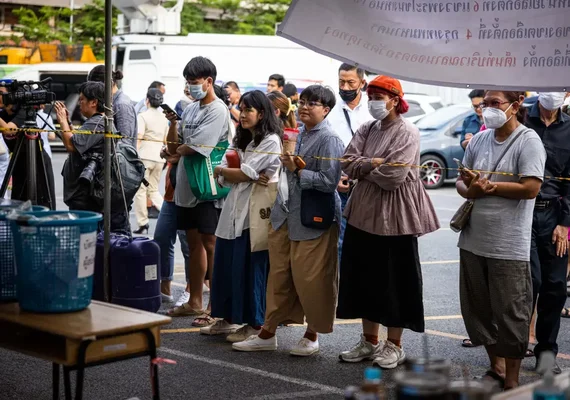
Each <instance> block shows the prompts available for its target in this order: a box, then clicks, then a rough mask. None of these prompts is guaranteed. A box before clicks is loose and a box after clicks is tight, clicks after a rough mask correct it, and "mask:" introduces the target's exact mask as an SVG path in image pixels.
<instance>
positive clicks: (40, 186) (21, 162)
mask: <svg viewBox="0 0 570 400" xmlns="http://www.w3.org/2000/svg"><path fill="white" fill-rule="evenodd" d="M7 91H8V90H7V88H5V87H0V94H2V93H6V92H7ZM0 108H1V110H0V127H1V128H10V129H16V128H20V127H22V126H23V125H24V122H25V119H26V111H25V110H24V109H23V108H17V107H15V106H14V105H12V104H10V105H5V104H4V103H3V100H2V96H1V95H0ZM34 122H35V118H34ZM2 134H3V135H4V141H5V142H6V145H7V146H8V148H9V150H10V151H11V152H13V151H14V150H15V147H16V142H17V140H18V138H19V135H21V134H18V133H16V132H6V131H3V132H2ZM27 140H28V139H24V143H22V147H21V150H20V154H19V156H18V159H17V160H16V165H15V168H14V172H13V173H12V199H13V200H24V201H25V200H29V199H30V197H29V195H28V187H27V181H28V173H29V172H30V171H28V161H27V143H26V141H27ZM36 140H37V141H38V142H39V144H40V145H39V146H37V147H36V157H37V161H36V165H37V169H36V171H35V174H36V182H37V204H38V205H41V206H45V207H48V208H51V209H52V210H55V206H56V204H55V201H56V200H55V184H54V177H53V168H52V164H51V158H50V157H49V156H48V155H47V153H46V152H45V151H44V146H43V141H42V139H41V136H40V135H39V133H38V137H37V139H36ZM12 157H14V153H13V154H12ZM0 184H2V182H0Z"/></svg>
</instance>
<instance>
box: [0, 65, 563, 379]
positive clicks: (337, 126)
mask: <svg viewBox="0 0 570 400" xmlns="http://www.w3.org/2000/svg"><path fill="white" fill-rule="evenodd" d="M338 73H339V75H338V78H339V89H340V90H339V93H338V95H335V94H334V93H333V92H332V91H331V90H330V89H329V88H327V87H324V86H320V85H311V86H308V87H307V88H305V89H303V90H302V91H301V93H298V92H297V89H296V88H295V87H294V85H291V84H288V83H286V82H285V78H284V77H283V76H282V75H279V74H273V75H271V76H270V77H269V79H268V83H267V91H266V93H263V92H262V91H259V90H254V91H250V92H246V93H241V90H240V88H239V86H238V84H237V83H236V82H233V81H231V82H227V83H226V84H224V85H223V87H221V86H218V85H216V84H215V82H216V79H217V69H216V66H215V65H214V64H213V63H212V61H211V60H209V59H207V58H204V57H195V58H193V59H192V60H190V62H189V63H188V64H187V65H186V67H185V68H184V71H183V76H184V78H185V80H186V85H185V88H184V97H183V98H182V99H181V101H180V102H179V103H178V104H177V105H176V111H177V113H178V114H179V115H177V113H175V112H172V111H169V110H161V109H159V107H160V105H161V104H162V102H163V95H164V93H165V90H166V89H165V86H164V84H162V83H160V82H153V83H152V84H151V85H150V86H149V88H148V92H147V95H146V98H145V99H144V101H142V100H141V101H140V102H139V103H138V104H137V106H136V108H135V106H134V105H133V103H132V102H131V100H130V99H128V98H127V96H126V95H125V94H124V93H122V91H121V90H120V89H119V88H118V85H117V83H118V81H120V79H121V78H122V74H121V73H120V72H116V73H114V74H113V98H114V104H113V110H114V113H115V114H114V119H115V127H116V128H117V129H116V130H118V131H120V132H121V134H122V135H123V136H124V140H125V142H128V143H133V144H134V145H136V147H137V149H138V153H139V156H140V158H141V159H142V161H143V163H144V165H145V167H146V173H145V178H146V181H147V183H148V185H146V184H145V185H141V187H140V189H139V192H137V194H136V197H135V213H136V217H137V223H138V229H137V230H135V231H134V232H135V233H141V234H142V233H147V232H148V228H149V225H148V218H149V215H148V213H147V211H148V204H147V203H148V201H149V200H150V201H151V203H152V205H153V206H154V207H155V208H156V209H157V210H159V214H158V221H157V227H156V231H155V234H154V239H155V241H156V242H157V243H158V244H159V246H160V249H161V271H160V275H161V276H160V279H161V292H162V299H163V301H165V302H172V303H174V304H173V307H172V308H171V309H170V310H168V315H170V316H172V317H184V316H191V317H193V318H194V319H193V322H192V325H193V326H196V327H199V328H200V332H201V333H202V334H204V335H227V341H228V342H230V343H232V348H233V349H234V350H236V351H241V352H254V351H273V350H276V349H277V347H278V340H277V335H276V333H277V328H278V327H279V326H282V325H287V324H290V323H295V324H305V323H306V330H305V333H304V335H303V337H302V338H300V339H299V341H298V342H297V344H296V345H295V346H294V347H293V348H292V349H291V350H290V352H291V354H293V355H296V356H311V355H313V354H315V353H317V352H318V351H319V350H320V344H319V334H321V335H322V334H329V333H331V332H333V330H334V321H335V319H336V318H338V319H355V318H358V319H361V320H362V334H361V336H360V338H359V339H358V340H357V341H355V342H356V343H355V345H354V346H352V347H350V348H347V349H346V350H345V351H343V352H341V353H340V354H339V358H340V360H341V361H344V362H350V363H355V362H361V361H365V360H369V361H372V362H373V364H375V365H377V366H379V367H381V368H386V369H393V368H396V367H397V366H398V365H400V364H402V363H403V362H404V361H405V360H406V358H407V355H406V353H405V352H404V346H403V343H402V334H403V331H404V329H409V330H412V331H415V332H424V330H425V323H424V319H425V317H424V306H423V289H422V269H421V264H420V254H419V249H418V238H419V237H421V236H423V235H426V234H428V233H430V232H434V231H436V230H437V229H439V228H440V224H439V221H438V218H437V216H436V213H435V210H434V207H433V205H432V203H431V200H430V198H429V196H428V195H427V193H426V191H425V189H424V186H423V184H422V182H421V179H420V172H419V170H418V169H416V168H413V167H412V166H413V165H417V164H419V158H420V136H419V131H418V129H417V127H416V126H415V125H414V124H412V123H410V122H409V121H407V120H406V119H405V118H403V116H402V115H403V114H405V113H406V112H407V110H408V105H407V102H406V98H405V94H404V92H403V89H402V85H401V83H400V82H399V81H398V80H397V79H394V78H391V77H388V76H378V77H376V78H375V79H373V80H372V81H370V82H367V81H366V79H365V74H364V71H363V70H362V69H360V68H357V67H354V66H351V65H348V64H343V65H341V66H340V68H339V71H338ZM104 79H105V75H104V74H103V69H102V68H100V67H95V68H94V69H93V70H92V71H91V72H90V74H89V78H88V81H87V82H86V83H84V84H83V85H82V86H81V87H80V89H79V92H80V96H79V107H80V111H81V113H82V115H83V116H84V117H85V118H86V119H87V120H86V121H85V123H84V124H83V126H82V127H81V128H80V129H81V130H91V131H97V130H102V129H103V128H104V125H105V117H104V111H105V106H104ZM292 86H293V87H292ZM469 97H470V100H471V103H472V106H473V108H474V111H475V113H474V114H473V115H472V116H471V117H469V118H467V119H466V120H465V122H464V124H463V132H462V135H461V138H460V145H461V146H462V147H463V148H464V149H465V156H464V158H463V161H462V166H461V168H460V173H459V177H458V179H457V182H456V189H457V192H458V194H459V195H460V196H462V197H463V198H465V200H466V205H465V207H462V208H461V209H460V211H459V212H458V214H457V215H459V216H462V217H463V221H464V222H463V223H462V225H461V226H460V227H459V228H458V229H459V230H460V231H461V234H460V236H459V242H458V247H459V249H460V280H459V292H460V302H461V312H462V315H463V319H464V322H465V327H466V330H467V333H468V334H469V339H468V341H465V342H464V343H463V344H464V345H465V346H466V347H467V346H469V347H476V346H484V347H485V350H486V352H487V355H488V357H489V363H490V367H489V370H488V371H487V372H486V373H485V375H484V376H483V377H481V379H490V380H493V381H497V382H498V383H499V385H500V386H501V387H503V388H504V389H505V390H509V389H512V388H515V387H517V386H518V382H519V372H520V366H521V361H522V359H524V357H526V356H528V355H529V351H531V349H530V347H529V342H531V341H533V340H536V342H537V343H536V346H535V347H534V348H533V349H532V351H531V353H532V355H534V356H536V357H537V359H538V357H539V356H540V354H541V353H543V352H545V351H551V352H554V353H557V351H558V345H557V337H558V333H559V329H560V317H561V316H562V317H564V316H565V315H564V314H565V309H564V304H565V300H566V293H567V278H568V271H569V270H570V267H569V265H570V264H569V260H568V237H569V227H570V181H568V180H559V179H553V178H551V177H568V176H569V175H570V148H569V147H568V146H569V145H568V143H570V116H569V115H567V114H566V113H565V112H564V110H563V105H564V102H565V98H566V97H567V95H565V94H564V93H540V94H539V96H538V99H537V101H536V103H535V104H533V105H532V106H531V107H530V108H526V107H525V106H524V104H523V103H524V100H525V95H524V92H514V91H498V90H490V91H483V90H474V91H472V92H471V93H470V95H469ZM54 107H55V110H56V113H57V119H58V122H59V123H60V125H61V127H62V131H63V143H64V146H65V148H66V150H67V151H68V153H69V157H68V160H67V161H66V163H65V166H64V169H63V172H62V174H63V177H64V202H65V203H66V204H67V205H68V206H69V207H70V209H79V210H93V211H100V209H101V204H100V203H99V202H98V201H96V199H94V198H93V196H91V192H90V186H89V184H88V183H87V182H85V181H84V180H83V179H81V175H82V173H83V171H84V169H85V168H86V167H87V165H88V164H89V163H90V162H92V161H94V160H95V161H97V159H96V158H95V156H93V155H94V154H95V155H96V154H100V153H102V152H103V142H104V139H103V136H101V135H76V134H74V133H73V131H72V130H71V127H70V123H69V112H68V111H67V110H66V108H65V106H64V105H63V104H62V103H61V102H56V104H55V106H54ZM163 111H164V112H163ZM17 114H18V110H12V109H10V108H9V107H6V109H5V110H4V111H3V114H0V126H2V127H11V126H12V125H11V124H14V122H6V120H8V119H9V118H10V117H12V119H17V118H16V117H17ZM285 129H298V131H299V134H298V136H297V137H296V139H293V140H292V139H284V130H285ZM3 136H4V139H10V137H7V135H6V134H4V135H3ZM288 142H292V143H288ZM5 147H6V144H5V142H4V141H3V140H0V161H2V160H3V158H2V157H3V156H4V155H5V154H6V149H5ZM8 147H9V145H8ZM44 160H45V158H44ZM100 161H101V160H98V162H100ZM44 162H45V161H44ZM50 167H51V164H50V163H49V160H48V162H47V163H45V168H46V170H49V168H50ZM164 169H166V186H165V195H164V197H162V196H161V195H160V193H159V191H158V186H159V182H160V178H161V176H162V173H163V170H164ZM477 171H485V172H484V173H483V172H477ZM495 172H501V173H500V174H496V173H495ZM1 173H2V169H1V168H0V175H1ZM52 185H53V184H52ZM16 186H17V185H16ZM48 186H49V182H48ZM50 190H53V189H52V188H50V187H45V188H42V193H44V194H49V192H50ZM48 197H49V196H48ZM129 210H130V205H127V210H124V209H122V210H113V214H114V215H115V216H117V215H119V214H120V215H119V216H120V218H114V219H113V220H115V221H116V223H115V224H113V223H112V225H113V226H112V229H115V228H116V229H125V221H126V220H127V219H128V211H129ZM462 213H463V214H462ZM177 237H178V239H179V240H180V246H181V249H182V252H183V255H184V259H185V274H186V282H187V286H186V288H185V291H184V293H183V294H182V296H181V297H180V298H179V299H177V300H176V301H174V298H173V296H172V291H171V281H172V278H173V272H174V246H175V243H176V238H177ZM370 248H374V249H376V251H378V252H379V253H381V254H383V257H382V258H381V259H379V260H376V261H375V262H374V263H371V262H370V259H369V257H368V253H369V249H370ZM206 291H211V296H210V301H209V303H208V304H204V301H203V293H204V292H206ZM533 311H534V314H535V318H533ZM566 316H570V312H567V311H566ZM381 326H384V327H386V328H387V331H388V335H387V341H381V340H379V331H380V329H381ZM554 372H557V373H559V372H560V368H559V367H558V366H557V365H555V367H554Z"/></svg>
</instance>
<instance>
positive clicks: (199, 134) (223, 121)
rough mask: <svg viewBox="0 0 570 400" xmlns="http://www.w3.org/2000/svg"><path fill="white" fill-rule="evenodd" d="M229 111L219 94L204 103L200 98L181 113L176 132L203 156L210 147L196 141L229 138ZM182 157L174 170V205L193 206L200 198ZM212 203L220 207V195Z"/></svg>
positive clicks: (211, 142)
mask: <svg viewBox="0 0 570 400" xmlns="http://www.w3.org/2000/svg"><path fill="white" fill-rule="evenodd" d="M229 113H230V111H229V110H228V107H227V106H226V105H225V104H224V102H223V101H222V100H220V99H218V98H216V100H214V101H213V102H211V103H209V104H206V105H201V104H200V102H199V101H196V102H194V103H191V104H190V105H188V107H186V109H185V110H184V113H182V116H181V118H182V121H180V122H179V123H178V136H179V137H180V138H181V143H182V144H186V145H188V146H189V147H190V148H192V149H194V150H195V151H196V152H198V153H200V154H202V155H203V156H204V157H209V156H210V153H211V152H212V150H213V149H212V148H211V147H201V146H199V145H206V146H212V147H213V146H216V145H217V144H218V143H219V142H221V141H223V140H227V139H228V131H229V124H228V123H229ZM184 158H185V157H182V158H181V159H180V162H178V167H177V168H178V169H177V170H176V187H175V189H174V201H175V202H176V205H177V206H180V207H189V208H191V207H196V205H197V204H198V203H200V201H199V200H198V199H197V198H196V196H194V194H193V193H192V190H191V189H190V184H189V183H188V177H187V175H186V168H185V167H184ZM214 205H215V206H216V207H217V208H222V206H223V199H219V200H216V201H214Z"/></svg>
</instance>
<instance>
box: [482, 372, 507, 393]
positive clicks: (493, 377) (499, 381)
mask: <svg viewBox="0 0 570 400" xmlns="http://www.w3.org/2000/svg"><path fill="white" fill-rule="evenodd" d="M475 379H476V380H479V381H481V380H488V381H491V380H492V381H495V382H497V384H498V385H499V388H500V389H504V387H505V378H503V377H502V376H501V375H499V374H497V373H496V372H495V371H491V370H489V371H487V372H485V375H483V376H476V377H475Z"/></svg>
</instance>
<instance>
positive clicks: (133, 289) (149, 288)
mask: <svg viewBox="0 0 570 400" xmlns="http://www.w3.org/2000/svg"><path fill="white" fill-rule="evenodd" d="M109 257H110V266H111V297H112V298H111V302H113V303H114V304H119V305H122V306H126V307H132V308H137V309H139V310H144V311H149V312H157V311H158V309H159V308H160V304H161V302H162V300H161V296H160V247H159V245H158V244H157V243H156V242H155V241H154V240H151V239H149V238H146V237H135V238H133V239H132V240H131V239H130V238H126V237H123V238H119V239H117V240H116V241H115V242H114V243H113V246H112V247H111V252H110V256H109Z"/></svg>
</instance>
